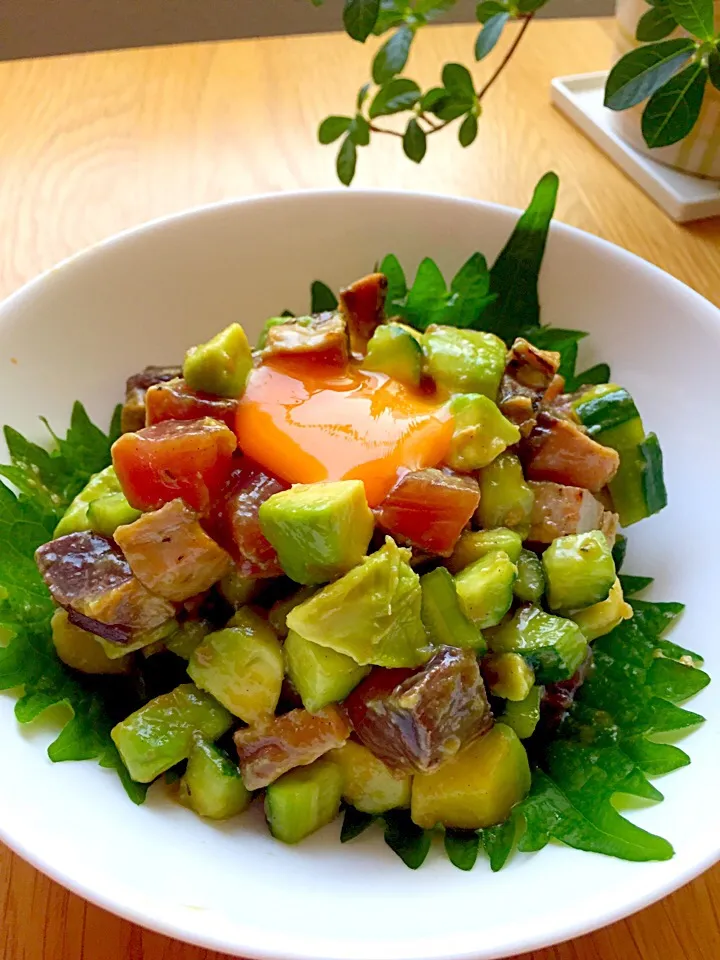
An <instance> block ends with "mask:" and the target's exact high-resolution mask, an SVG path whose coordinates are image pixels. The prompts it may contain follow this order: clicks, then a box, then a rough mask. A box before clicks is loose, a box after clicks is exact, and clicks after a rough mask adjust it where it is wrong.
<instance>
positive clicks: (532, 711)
mask: <svg viewBox="0 0 720 960" xmlns="http://www.w3.org/2000/svg"><path fill="white" fill-rule="evenodd" d="M542 695H543V687H538V686H535V687H533V688H532V690H530V692H529V693H528V695H527V696H526V697H525V699H524V700H508V702H507V703H506V704H505V712H504V713H502V714H501V715H500V716H499V717H498V718H497V720H498V723H504V724H505V725H506V726H508V727H511V728H512V729H513V730H514V731H515V733H516V734H517V735H518V737H519V738H520V739H521V740H527V739H528V737H531V736H532V735H533V734H534V733H535V727H537V725H538V723H539V722H540V701H541V700H542Z"/></svg>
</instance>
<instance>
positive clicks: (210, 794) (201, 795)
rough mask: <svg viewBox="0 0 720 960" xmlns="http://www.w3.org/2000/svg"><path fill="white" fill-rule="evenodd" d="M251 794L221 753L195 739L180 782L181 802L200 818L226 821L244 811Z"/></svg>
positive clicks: (214, 747) (232, 764)
mask: <svg viewBox="0 0 720 960" xmlns="http://www.w3.org/2000/svg"><path fill="white" fill-rule="evenodd" d="M251 800H252V794H251V793H250V791H249V790H248V789H247V788H246V786H245V784H244V783H243V781H242V777H241V776H240V771H239V770H238V768H237V767H236V766H235V764H234V763H233V762H232V761H231V760H230V758H229V757H228V755H227V754H226V753H225V751H224V750H221V749H220V748H219V747H216V746H215V745H214V744H212V743H209V742H208V741H207V740H204V739H202V738H200V737H198V738H196V739H195V742H194V744H193V747H192V750H191V751H190V756H189V757H188V764H187V769H186V770H185V774H184V776H183V778H182V780H181V781H180V802H181V803H183V804H184V805H185V806H187V807H190V809H191V810H194V811H195V813H197V814H199V815H200V816H201V817H207V818H208V819H209V820H227V818H228V817H234V816H235V815H236V814H238V813H242V812H243V810H247V808H248V807H249V806H250V801H251Z"/></svg>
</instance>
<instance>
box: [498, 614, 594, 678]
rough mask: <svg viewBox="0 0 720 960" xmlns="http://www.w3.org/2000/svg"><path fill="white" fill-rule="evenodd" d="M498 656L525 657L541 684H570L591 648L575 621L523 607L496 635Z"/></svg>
mask: <svg viewBox="0 0 720 960" xmlns="http://www.w3.org/2000/svg"><path fill="white" fill-rule="evenodd" d="M488 642H489V644H490V649H491V650H492V651H493V652H494V653H505V652H508V651H512V652H515V653H521V654H522V655H523V656H524V657H526V658H527V659H528V660H529V661H530V663H531V664H532V665H533V667H534V668H535V678H536V680H537V682H538V683H556V682H557V681H560V680H568V679H569V678H570V677H571V676H572V675H573V674H574V673H575V671H576V670H577V669H578V667H579V666H580V664H581V663H582V662H583V660H584V659H585V657H586V656H587V652H588V645H587V641H586V639H585V637H584V636H583V634H582V631H581V630H580V628H579V627H578V625H577V624H576V623H573V621H572V620H565V619H564V618H563V617H554V616H553V615H552V614H550V613H545V611H544V610H541V609H540V608H539V607H531V606H527V607H522V608H521V609H520V610H518V611H517V612H516V613H515V615H514V616H513V618H512V619H511V620H509V621H508V622H507V623H504V624H503V625H502V626H501V627H499V628H498V629H497V630H495V631H493V633H492V634H491V635H490V637H489V640H488Z"/></svg>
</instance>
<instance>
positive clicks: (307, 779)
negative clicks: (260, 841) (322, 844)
mask: <svg viewBox="0 0 720 960" xmlns="http://www.w3.org/2000/svg"><path fill="white" fill-rule="evenodd" d="M342 788H343V775H342V771H341V770H340V767H339V766H338V765H337V764H336V763H333V762H332V761H331V760H316V761H315V763H312V764H310V766H307V767H298V769H297V770H291V771H290V772H289V773H286V774H284V775H283V776H282V777H280V779H279V780H276V781H275V782H274V783H271V784H270V786H269V787H268V788H267V791H266V792H265V816H266V817H267V822H268V825H269V827H270V832H271V833H272V835H273V836H274V837H275V838H276V839H277V840H282V842H283V843H299V842H300V840H303V839H304V838H305V837H307V836H309V835H310V834H311V833H314V832H315V831H316V830H319V829H320V828H321V827H324V826H325V824H327V823H330V822H331V821H332V820H334V819H335V817H336V816H337V815H338V813H339V811H340V799H341V797H342Z"/></svg>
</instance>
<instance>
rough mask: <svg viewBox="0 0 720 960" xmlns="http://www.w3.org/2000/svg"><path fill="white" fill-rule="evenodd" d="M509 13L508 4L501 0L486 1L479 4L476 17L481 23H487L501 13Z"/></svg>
mask: <svg viewBox="0 0 720 960" xmlns="http://www.w3.org/2000/svg"><path fill="white" fill-rule="evenodd" d="M509 12H510V11H509V8H508V4H507V3H502V2H501V0H485V2H484V3H479V4H478V5H477V7H476V8H475V16H476V17H477V20H478V22H479V23H487V22H488V20H491V19H492V18H493V17H495V16H497V15H498V14H499V13H509Z"/></svg>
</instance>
